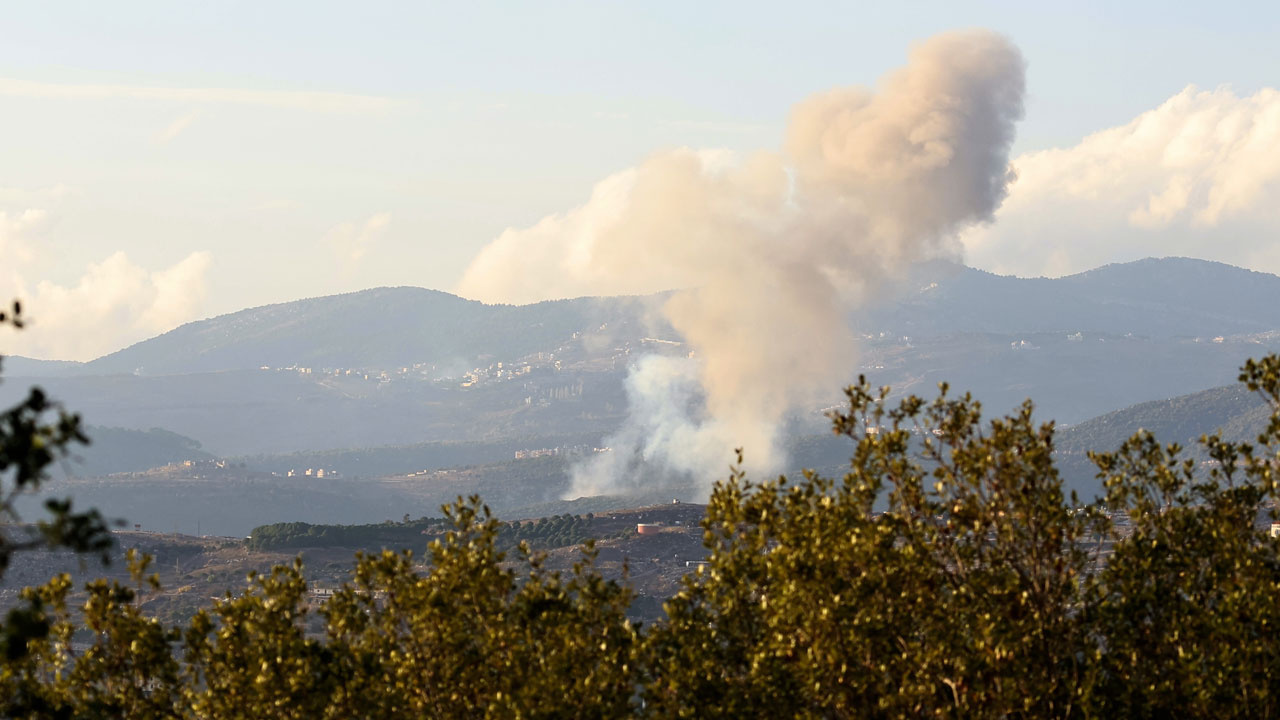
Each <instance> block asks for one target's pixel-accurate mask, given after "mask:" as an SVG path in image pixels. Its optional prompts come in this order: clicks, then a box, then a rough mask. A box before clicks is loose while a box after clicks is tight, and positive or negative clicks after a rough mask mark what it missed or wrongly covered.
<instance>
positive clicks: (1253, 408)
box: [1057, 384, 1271, 496]
mask: <svg viewBox="0 0 1280 720" xmlns="http://www.w3.org/2000/svg"><path fill="white" fill-rule="evenodd" d="M1270 417H1271V406H1270V405H1269V404H1268V403H1267V402H1266V401H1265V400H1263V398H1262V397H1261V396H1259V395H1258V394H1256V393H1252V392H1249V390H1248V389H1246V388H1245V387H1244V386H1243V385H1240V384H1235V385H1227V386H1224V387H1216V388H1211V389H1209V390H1204V391H1201V392H1197V393H1191V394H1190V395H1181V396H1179V397H1174V398H1169V399H1167V400H1155V401H1152V402H1145V403H1140V404H1138V405H1134V406H1132V407H1127V408H1124V409H1122V410H1116V411H1114V412H1109V413H1107V414H1105V415H1101V416H1099V417H1095V418H1092V419H1090V420H1086V421H1084V422H1082V423H1079V424H1078V425H1074V426H1071V427H1067V428H1063V429H1061V430H1059V431H1058V435H1057V455H1058V466H1059V469H1060V470H1061V471H1062V473H1063V475H1064V477H1065V478H1066V480H1067V482H1068V484H1069V485H1070V486H1072V487H1074V488H1075V489H1077V490H1078V491H1080V492H1081V493H1082V494H1083V495H1085V496H1092V495H1094V494H1098V493H1101V492H1102V488H1101V487H1100V486H1099V484H1098V482H1097V480H1096V478H1095V475H1096V472H1097V470H1096V468H1095V467H1094V465H1093V463H1091V462H1090V461H1089V460H1088V458H1087V456H1086V454H1087V453H1088V452H1089V451H1090V450H1094V451H1112V450H1115V449H1117V448H1119V447H1120V445H1121V444H1122V443H1123V442H1124V441H1125V440H1127V439H1128V438H1129V437H1130V436H1132V435H1133V434H1134V433H1135V432H1137V431H1138V430H1140V429H1141V430H1146V431H1148V432H1150V433H1152V434H1153V435H1154V436H1155V437H1156V439H1157V440H1159V441H1160V442H1161V443H1162V444H1165V445H1168V444H1169V443H1178V444H1179V445H1181V446H1182V447H1183V448H1184V452H1185V453H1186V456H1187V457H1196V458H1203V457H1204V454H1203V452H1202V451H1201V449H1200V445H1199V442H1198V440H1199V439H1200V437H1201V436H1202V435H1211V434H1213V433H1215V432H1218V431H1221V432H1222V435H1223V438H1225V439H1227V440H1232V441H1237V442H1239V441H1245V442H1253V441H1254V439H1255V438H1257V436H1258V434H1259V433H1261V432H1262V431H1263V430H1264V429H1265V428H1266V425H1267V421H1268V419H1269V418H1270Z"/></svg>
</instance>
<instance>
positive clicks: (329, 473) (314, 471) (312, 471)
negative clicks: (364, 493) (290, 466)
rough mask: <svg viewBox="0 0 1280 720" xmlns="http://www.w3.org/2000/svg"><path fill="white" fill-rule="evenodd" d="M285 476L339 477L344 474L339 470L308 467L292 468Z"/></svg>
mask: <svg viewBox="0 0 1280 720" xmlns="http://www.w3.org/2000/svg"><path fill="white" fill-rule="evenodd" d="M285 477H313V478H337V477H342V475H341V474H340V473H339V472H338V471H337V470H327V469H325V468H307V469H306V470H290V471H289V472H287V473H285Z"/></svg>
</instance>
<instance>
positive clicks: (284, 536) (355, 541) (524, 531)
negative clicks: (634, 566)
mask: <svg viewBox="0 0 1280 720" xmlns="http://www.w3.org/2000/svg"><path fill="white" fill-rule="evenodd" d="M451 527H452V526H451V525H450V524H449V523H448V521H447V520H443V519H436V518H420V519H418V520H408V519H406V520H405V521H403V522H398V523H396V522H385V523H378V524H376V525H312V524H309V523H302V522H292V523H274V524H271V525H261V526H259V527H256V528H254V529H253V532H252V533H250V534H249V537H248V538H246V539H245V546H246V547H248V548H249V549H250V550H287V549H290V548H320V547H341V548H352V549H360V550H368V551H375V552H376V551H380V550H384V549H390V550H406V549H412V548H415V547H422V546H423V545H425V544H427V543H429V542H431V541H433V540H438V539H440V538H442V537H443V536H444V535H445V534H446V533H447V532H448V531H449V529H450V528H451ZM496 527H497V535H496V537H495V542H496V543H497V545H498V547H499V548H500V549H512V548H515V547H516V546H518V545H519V544H520V543H526V544H527V545H528V546H529V547H530V548H533V549H551V548H559V547H567V546H570V545H580V544H582V543H584V542H586V541H587V540H598V539H600V538H599V537H597V536H595V535H593V534H592V533H591V518H590V517H589V516H586V515H555V516H552V517H544V518H540V519H538V520H527V521H523V522H521V521H516V522H511V523H498V525H497V526H496Z"/></svg>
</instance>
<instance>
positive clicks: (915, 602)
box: [0, 356, 1280, 718]
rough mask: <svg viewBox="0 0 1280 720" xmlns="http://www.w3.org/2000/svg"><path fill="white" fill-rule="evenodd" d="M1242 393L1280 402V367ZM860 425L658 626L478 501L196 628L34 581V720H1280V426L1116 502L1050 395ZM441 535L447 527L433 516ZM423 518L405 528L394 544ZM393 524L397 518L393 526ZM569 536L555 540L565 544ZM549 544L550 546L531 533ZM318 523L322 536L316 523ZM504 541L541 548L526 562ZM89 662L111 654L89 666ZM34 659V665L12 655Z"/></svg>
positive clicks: (718, 529) (852, 400)
mask: <svg viewBox="0 0 1280 720" xmlns="http://www.w3.org/2000/svg"><path fill="white" fill-rule="evenodd" d="M1241 381H1242V382H1243V383H1244V384H1245V386H1246V387H1247V388H1248V389H1249V390H1250V391H1253V392H1258V393H1261V395H1262V396H1263V397H1264V398H1265V399H1266V400H1267V401H1268V402H1269V403H1271V405H1272V407H1273V408H1280V357H1276V356H1269V357H1267V358H1264V359H1263V360H1261V361H1259V362H1252V361H1251V362H1250V363H1248V364H1247V365H1246V366H1245V367H1244V369H1243V372H1242V374H1241ZM847 395H848V400H849V406H848V409H847V410H845V411H843V412H839V413H836V414H835V415H834V428H835V430H836V432H837V433H838V434H841V435H844V436H846V437H847V438H849V439H851V440H852V441H853V443H854V449H853V455H852V459H851V462H850V465H849V468H848V471H847V472H846V473H845V475H844V477H843V478H840V479H838V480H835V479H828V478H823V477H820V476H818V475H817V474H814V473H807V474H805V475H804V476H803V477H802V478H799V479H797V480H795V481H792V480H789V479H787V478H778V479H776V480H772V481H767V482H762V483H759V484H757V483H755V482H754V481H752V480H750V479H748V478H747V477H746V476H745V475H744V474H743V473H742V472H741V471H740V470H735V471H734V473H733V474H732V476H731V477H730V478H729V479H728V480H727V481H725V482H722V483H720V484H718V485H717V486H716V488H715V490H714V492H713V494H712V497H711V500H710V502H709V505H708V507H707V515H706V519H705V521H704V531H705V540H706V545H707V548H708V550H709V552H710V555H709V564H708V565H706V566H704V567H702V568H699V570H698V571H697V572H696V573H694V574H691V575H688V576H686V578H685V580H684V583H683V587H682V589H681V591H680V592H679V593H678V594H677V595H676V596H675V597H673V598H671V600H670V601H669V602H668V603H667V605H666V611H667V618H666V620H665V621H663V622H661V623H658V624H656V625H654V626H652V627H649V628H644V629H642V628H639V627H637V626H635V625H633V624H632V623H630V622H629V621H628V620H627V617H626V609H627V607H628V604H629V602H630V600H631V595H630V592H629V591H628V590H627V589H626V587H625V585H622V584H619V583H616V582H611V581H606V580H605V579H604V578H603V577H602V576H601V575H600V573H599V572H598V571H596V570H595V569H594V564H593V563H594V551H593V550H592V548H591V546H590V545H589V544H588V546H587V548H586V549H585V550H584V552H583V557H582V560H581V561H580V562H579V563H578V564H577V565H576V566H575V567H574V569H573V571H572V572H571V573H569V574H567V575H563V576H562V575H561V574H558V573H554V572H550V571H548V570H546V569H545V567H544V563H543V560H542V558H541V557H540V556H539V555H538V554H536V553H535V552H534V551H532V550H531V549H530V547H529V543H528V542H520V543H519V544H517V545H513V543H514V542H515V541H516V540H519V539H520V533H525V532H529V533H538V537H543V536H546V537H560V536H566V535H572V530H573V528H574V527H575V525H576V526H578V527H583V524H584V522H585V521H588V520H589V519H587V518H573V517H569V516H562V517H559V518H554V519H546V520H544V521H543V522H542V524H541V526H540V525H539V524H537V523H526V524H523V525H521V526H520V527H518V528H516V527H512V526H507V525H503V524H502V523H499V522H498V521H497V520H495V519H494V518H492V517H491V516H490V514H489V512H488V509H487V508H486V507H485V506H483V505H482V504H481V503H480V501H479V499H478V498H474V497H473V498H471V499H470V500H468V501H459V503H457V504H455V505H452V506H450V507H448V508H446V515H447V517H446V523H447V525H448V528H447V529H444V530H443V531H442V532H439V533H438V536H437V537H436V538H435V539H433V540H432V541H431V542H430V544H429V546H428V554H427V557H426V558H425V560H426V561H425V562H420V561H419V560H418V559H417V557H416V556H415V555H414V553H412V552H410V551H403V552H391V551H383V552H380V553H373V554H368V555H358V556H357V561H356V566H355V570H354V574H353V579H352V580H351V581H350V582H349V583H347V584H345V585H344V586H343V587H342V588H341V589H340V590H338V592H337V593H336V594H335V595H334V596H333V597H332V598H330V599H327V600H325V601H320V600H317V599H313V598H310V597H309V596H308V590H307V584H306V581H305V577H304V574H303V570H302V566H301V564H300V563H296V564H295V565H293V566H292V567H278V568H275V569H274V570H273V571H272V572H270V573H269V574H267V575H264V576H252V577H251V579H250V583H249V586H248V588H247V589H246V591H245V592H244V593H242V594H240V595H238V596H230V595H228V596H227V597H225V598H224V599H222V600H221V601H218V602H217V603H216V604H215V605H214V606H213V607H211V608H209V609H207V610H205V611H202V612H200V613H198V614H197V616H196V617H195V619H193V620H192V621H191V623H190V624H189V625H187V626H186V627H183V628H166V627H165V626H164V625H163V624H162V623H159V622H158V621H156V620H153V619H149V618H147V617H146V616H145V613H143V612H142V611H141V610H140V609H139V600H140V599H141V598H142V597H143V596H144V595H145V594H146V593H148V592H154V590H153V589H149V586H147V587H144V583H143V581H142V579H143V574H144V571H145V563H143V562H141V561H138V560H136V559H134V561H133V565H134V570H135V572H134V575H135V578H137V579H138V583H137V584H138V588H137V589H130V588H124V587H120V586H119V585H115V584H108V583H104V582H98V583H91V584H90V585H89V586H88V588H87V589H86V592H87V599H86V600H85V601H84V603H83V604H82V606H81V607H80V608H79V609H78V611H77V612H78V613H79V617H80V618H82V619H80V620H76V619H75V618H76V617H77V615H76V612H72V611H69V610H68V607H69V601H68V598H69V595H68V593H69V581H68V580H67V578H65V577H59V578H55V579H54V580H53V581H51V582H50V583H49V584H48V585H46V586H44V587H41V588H29V589H28V590H27V591H25V592H26V598H27V601H28V602H27V605H26V607H25V608H24V610H23V612H24V613H25V614H24V615H22V618H23V619H24V622H27V623H29V624H32V625H35V626H41V627H45V628H47V629H48V631H47V633H46V634H45V636H44V637H42V638H38V639H35V640H32V641H30V642H28V643H27V645H26V646H25V647H24V648H21V650H22V652H19V653H16V654H14V653H11V655H10V661H9V662H7V663H6V664H5V665H4V666H3V670H2V671H0V705H2V706H3V707H4V708H5V715H7V716H13V717H49V716H59V715H61V716H66V717H72V716H83V717H88V716H93V717H144V718H145V717H192V718H194V717H200V718H240V717H268V718H276V717H280V718H293V717H297V718H303V717H306V718H346V717H378V718H384V717H389V718H399V717H405V718H409V717H414V718H417V717H600V718H603V717H619V716H628V715H631V716H646V717H735V718H738V717H761V718H773V717H810V718H818V717H821V718H842V717H872V718H876V717H885V718H908V717H910V718H915V717H941V718H952V717H955V718H959V717H979V718H987V717H990V718H997V717H999V718H1009V717H1172V716H1178V717H1275V716H1280V644H1277V643H1275V642H1274V641H1273V640H1272V638H1271V634H1272V629H1273V628H1275V627H1276V626H1277V623H1280V605H1277V603H1276V602H1275V598H1276V596H1277V593H1280V541H1277V540H1276V539H1273V538H1271V537H1270V536H1269V533H1267V532H1266V531H1265V530H1264V528H1265V527H1266V525H1267V521H1268V519H1269V517H1271V516H1272V514H1273V512H1274V508H1275V504H1276V501H1277V482H1276V477H1275V474H1276V467H1277V460H1278V459H1280V456H1278V454H1277V450H1278V449H1280V445H1278V442H1280V412H1277V413H1276V414H1274V415H1273V417H1272V419H1271V421H1270V423H1269V424H1268V426H1267V428H1266V429H1265V431H1264V432H1263V433H1261V435H1260V436H1259V437H1258V438H1257V440H1256V442H1252V443H1242V442H1234V441H1228V440H1225V439H1223V438H1222V437H1219V436H1211V437H1205V438H1202V440H1201V444H1202V447H1203V453H1204V454H1205V456H1206V457H1208V458H1210V459H1211V461H1210V462H1209V463H1207V464H1202V463H1201V462H1200V461H1198V460H1196V459H1188V458H1184V457H1183V455H1182V449H1181V448H1180V447H1178V446H1176V445H1170V446H1162V445H1160V444H1159V443H1157V442H1156V441H1155V439H1154V438H1153V437H1152V436H1151V435H1150V434H1149V433H1145V432H1139V433H1138V434H1136V435H1134V436H1133V437H1132V438H1130V439H1129V440H1127V441H1126V442H1125V443H1124V444H1123V445H1122V446H1121V447H1120V448H1118V449H1117V450H1116V451H1114V452H1109V453H1098V454H1095V455H1093V460H1094V462H1095V464H1096V466H1097V468H1098V474H1099V477H1100V479H1101V480H1102V481H1103V482H1104V484H1105V488H1106V493H1105V495H1104V496H1103V497H1100V498H1096V499H1093V500H1091V501H1089V502H1084V501H1082V500H1081V499H1080V498H1077V497H1075V496H1074V495H1073V494H1067V493H1065V492H1064V490H1063V483H1062V480H1061V478H1060V477H1059V474H1058V471H1057V469H1056V468H1055V465H1054V457H1053V454H1054V449H1055V448H1054V427H1053V424H1052V423H1044V424H1041V423H1037V422H1035V421H1034V420H1033V416H1032V408H1031V406H1030V404H1027V405H1025V406H1023V407H1022V408H1021V409H1020V410H1019V411H1018V412H1017V413H1015V414H1013V415H1011V416H1008V417H1003V418H998V419H996V420H993V421H983V419H982V416H981V407H980V405H979V404H978V403H977V402H976V401H974V400H973V399H972V398H971V397H969V396H967V395H966V396H962V397H953V396H951V395H950V394H949V392H948V390H947V388H946V387H945V386H943V388H942V392H941V393H940V395H939V396H938V397H937V398H936V399H934V400H932V401H925V400H922V399H920V398H916V397H909V398H906V399H904V400H902V401H900V402H899V403H898V404H897V405H896V406H891V405H890V404H889V403H888V401H887V397H888V390H887V389H883V390H879V391H873V390H872V389H871V388H870V387H869V386H868V385H867V384H866V382H865V381H862V382H860V383H859V384H858V385H855V386H853V387H851V388H849V389H848V391H847ZM420 522H425V521H420ZM400 525H404V526H411V525H413V523H411V522H406V523H403V524H395V523H393V524H389V525H388V526H387V527H392V526H396V527H399V526H400ZM371 527H381V526H371ZM540 527H541V528H542V529H539V528H540ZM526 528H528V529H527V530H526ZM308 532H310V531H309V530H308ZM504 548H512V549H511V550H510V552H509V553H508V552H506V551H504ZM86 647H87V649H85V648H86ZM11 649H12V648H11Z"/></svg>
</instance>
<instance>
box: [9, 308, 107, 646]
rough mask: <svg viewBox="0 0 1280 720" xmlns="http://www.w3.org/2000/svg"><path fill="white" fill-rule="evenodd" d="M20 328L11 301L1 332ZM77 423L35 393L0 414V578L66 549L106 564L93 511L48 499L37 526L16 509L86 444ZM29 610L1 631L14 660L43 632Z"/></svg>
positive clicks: (13, 615)
mask: <svg viewBox="0 0 1280 720" xmlns="http://www.w3.org/2000/svg"><path fill="white" fill-rule="evenodd" d="M4 325H8V326H10V327H12V328H14V329H21V328H22V327H23V319H22V306H21V305H20V304H19V303H18V302H17V301H14V303H13V305H12V307H11V309H10V310H7V311H0V326H4ZM88 442H89V438H87V437H86V436H85V434H84V432H83V431H82V430H81V426H80V417H79V416H78V415H75V414H70V413H67V412H65V411H64V410H63V409H62V408H61V407H60V406H58V404H57V403H54V402H53V401H51V400H50V399H49V398H48V397H47V396H46V395H45V393H44V391H42V390H41V389H40V388H38V387H33V388H31V390H30V391H29V392H28V394H27V397H26V399H25V400H23V401H22V402H20V403H18V404H17V405H15V406H13V407H11V408H8V409H6V410H4V411H2V412H0V576H2V575H3V573H4V571H5V569H6V568H8V566H9V562H10V560H11V559H12V558H13V555H14V554H15V553H19V552H22V551H25V550H33V549H36V548H51V549H68V550H73V551H75V552H92V553H97V554H99V555H100V556H101V557H102V558H103V560H104V561H105V560H107V559H109V556H108V554H107V553H108V550H109V549H110V548H111V546H112V539H111V534H110V531H109V529H108V527H107V524H106V523H105V522H104V521H103V519H102V516H101V515H100V514H99V513H98V512H97V511H96V510H88V511H76V510H74V509H73V508H72V504H71V500H70V499H63V500H59V499H49V500H47V501H46V503H45V509H46V510H47V511H48V517H45V518H41V519H40V520H39V521H37V522H36V523H35V524H23V523H22V519H21V518H20V517H19V516H18V512H17V508H16V504H17V500H18V498H19V497H20V496H21V495H23V494H24V493H31V492H34V491H36V490H38V489H39V487H40V485H41V483H43V482H44V481H45V480H46V479H47V478H48V468H49V466H50V465H52V464H53V463H55V462H57V461H58V460H59V459H61V458H63V457H66V456H67V454H68V453H69V452H70V449H71V448H72V447H73V446H75V445H76V444H88ZM31 603H32V605H31V607H29V608H25V609H17V610H14V611H11V612H10V613H9V615H8V617H7V619H6V621H5V623H4V625H3V627H0V645H3V648H4V653H5V656H6V657H8V658H10V659H12V658H15V657H17V656H20V655H21V654H22V653H23V652H24V648H25V646H26V642H27V640H28V639H30V638H34V637H39V636H40V635H41V634H42V633H43V632H45V631H46V630H47V628H46V627H45V626H44V625H43V624H42V623H41V622H40V621H39V620H38V619H37V617H38V615H39V612H38V607H39V603H40V598H39V596H38V595H37V596H32V599H31Z"/></svg>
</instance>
